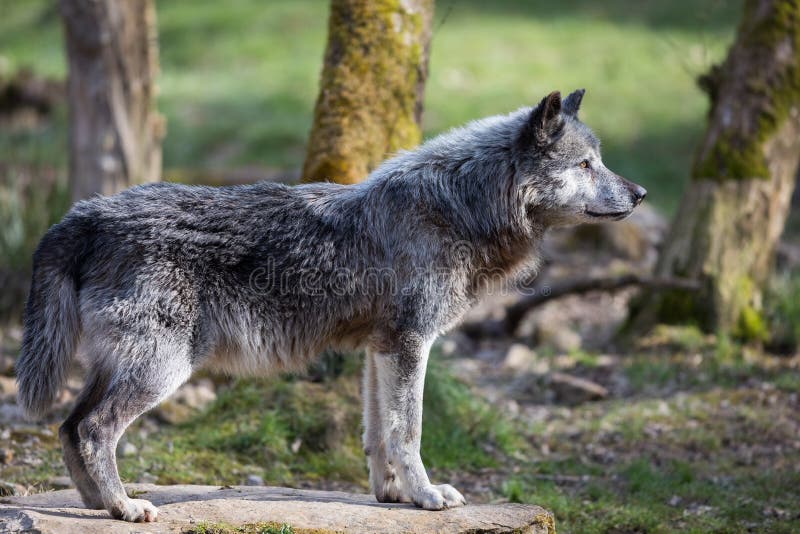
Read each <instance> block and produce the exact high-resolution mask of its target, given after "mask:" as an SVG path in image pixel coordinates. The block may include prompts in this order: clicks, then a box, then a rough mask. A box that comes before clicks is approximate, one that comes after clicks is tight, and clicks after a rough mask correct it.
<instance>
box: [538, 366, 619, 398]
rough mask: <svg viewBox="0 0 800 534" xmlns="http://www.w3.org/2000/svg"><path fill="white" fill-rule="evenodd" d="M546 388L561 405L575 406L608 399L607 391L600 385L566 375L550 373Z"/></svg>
mask: <svg viewBox="0 0 800 534" xmlns="http://www.w3.org/2000/svg"><path fill="white" fill-rule="evenodd" d="M548 386H549V387H550V389H551V390H552V391H553V393H554V394H555V400H556V401H557V402H559V403H562V404H569V405H577V404H581V403H584V402H588V401H597V400H602V399H605V398H606V397H608V390H607V389H606V388H604V387H603V386H601V385H600V384H598V383H596V382H592V381H591V380H587V379H585V378H580V377H578V376H573V375H568V374H566V373H558V372H556V373H551V374H550V376H549V377H548Z"/></svg>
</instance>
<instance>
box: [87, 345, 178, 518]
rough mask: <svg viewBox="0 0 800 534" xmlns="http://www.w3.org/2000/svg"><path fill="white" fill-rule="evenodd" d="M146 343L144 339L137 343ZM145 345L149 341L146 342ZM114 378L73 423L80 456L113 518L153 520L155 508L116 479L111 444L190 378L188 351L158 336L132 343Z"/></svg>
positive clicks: (113, 452) (117, 474)
mask: <svg viewBox="0 0 800 534" xmlns="http://www.w3.org/2000/svg"><path fill="white" fill-rule="evenodd" d="M142 343H145V341H142ZM146 343H148V344H151V343H152V341H151V340H147V341H146ZM118 362H119V364H118V367H117V368H116V369H115V370H114V379H113V381H112V382H111V383H110V384H109V387H108V389H107V391H106V393H105V395H104V396H103V398H102V399H101V400H100V402H99V403H98V404H97V406H96V407H95V408H94V409H93V410H92V411H91V412H90V413H89V414H88V415H87V416H86V417H85V418H84V419H83V420H82V421H81V422H80V423H79V424H78V435H79V438H80V447H81V455H82V457H83V459H84V461H85V462H86V468H87V471H88V473H89V475H90V476H91V478H92V480H94V482H95V484H97V487H98V489H99V493H100V497H101V500H102V502H103V505H104V507H105V509H106V510H108V512H109V513H110V514H111V515H112V516H113V517H114V518H116V519H123V520H125V521H135V522H140V521H155V520H156V518H157V516H158V509H157V508H156V507H155V506H153V504H152V503H150V502H149V501H146V500H143V499H130V498H128V496H127V494H126V493H125V488H124V487H123V486H122V482H121V481H120V479H119V473H118V471H117V463H116V454H115V451H116V446H117V442H118V441H119V438H120V437H121V436H122V433H123V432H124V431H125V428H127V427H128V425H130V423H131V422H133V420H134V419H136V417H138V416H139V415H141V414H142V413H143V412H145V411H147V410H148V409H150V408H152V407H154V406H155V405H157V404H158V403H159V402H161V401H162V400H163V399H165V398H166V397H167V396H169V395H170V394H171V393H172V392H174V391H175V390H176V389H177V388H178V386H180V385H181V384H182V383H183V382H185V381H186V379H188V378H189V376H190V374H191V371H192V367H191V363H190V359H189V351H188V350H187V349H186V348H183V347H181V348H179V347H176V346H175V345H174V344H171V343H169V342H168V341H166V340H165V339H164V337H162V336H158V345H157V348H156V346H155V344H151V345H150V346H149V347H147V348H145V347H135V348H134V350H132V351H131V354H127V355H124V356H122V355H121V356H120V357H119V359H118Z"/></svg>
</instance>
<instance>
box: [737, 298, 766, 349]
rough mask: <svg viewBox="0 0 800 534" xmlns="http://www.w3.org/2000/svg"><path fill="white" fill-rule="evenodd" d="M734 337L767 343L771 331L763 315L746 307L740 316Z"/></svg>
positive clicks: (750, 307)
mask: <svg viewBox="0 0 800 534" xmlns="http://www.w3.org/2000/svg"><path fill="white" fill-rule="evenodd" d="M733 335H734V336H735V337H738V338H740V339H742V340H743V341H766V340H767V339H768V338H769V331H768V330H767V326H766V324H765V323H764V319H763V318H762V317H761V314H760V313H758V312H757V311H756V310H755V309H754V308H753V307H752V306H745V307H744V308H742V311H741V312H740V314H739V320H738V321H737V322H736V328H734V331H733Z"/></svg>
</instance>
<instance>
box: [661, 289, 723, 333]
mask: <svg viewBox="0 0 800 534" xmlns="http://www.w3.org/2000/svg"><path fill="white" fill-rule="evenodd" d="M655 316H656V322H658V323H665V324H689V325H696V326H699V327H700V328H702V329H704V330H707V329H708V328H709V327H710V325H711V323H712V320H711V309H710V307H709V303H708V300H707V299H706V298H704V297H703V295H701V294H700V293H698V292H693V291H682V290H678V289H676V290H670V291H664V292H663V293H661V294H660V295H656V296H655Z"/></svg>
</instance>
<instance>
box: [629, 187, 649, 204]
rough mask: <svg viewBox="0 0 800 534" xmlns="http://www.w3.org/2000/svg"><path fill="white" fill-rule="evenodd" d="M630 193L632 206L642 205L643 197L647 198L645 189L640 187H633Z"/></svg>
mask: <svg viewBox="0 0 800 534" xmlns="http://www.w3.org/2000/svg"><path fill="white" fill-rule="evenodd" d="M631 193H632V194H633V205H634V206H638V205H639V204H641V203H642V200H644V197H646V196H647V189H645V188H644V187H642V186H641V185H634V186H633V189H632V191H631Z"/></svg>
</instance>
